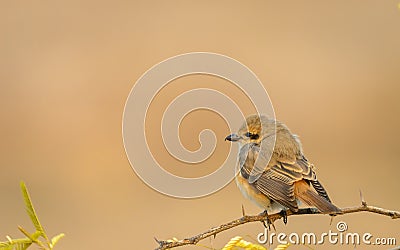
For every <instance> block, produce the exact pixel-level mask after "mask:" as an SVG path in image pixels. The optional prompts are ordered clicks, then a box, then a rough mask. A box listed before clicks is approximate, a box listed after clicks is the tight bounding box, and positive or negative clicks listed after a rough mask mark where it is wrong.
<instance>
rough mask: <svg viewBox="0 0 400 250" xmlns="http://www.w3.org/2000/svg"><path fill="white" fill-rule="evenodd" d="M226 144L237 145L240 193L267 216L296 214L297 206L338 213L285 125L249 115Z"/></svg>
mask: <svg viewBox="0 0 400 250" xmlns="http://www.w3.org/2000/svg"><path fill="white" fill-rule="evenodd" d="M225 140H228V141H232V142H238V143H239V144H240V151H239V159H238V167H239V168H240V169H238V170H239V171H238V172H239V173H238V175H237V176H236V183H237V185H238V187H239V189H240V190H241V192H242V193H243V195H244V196H245V197H246V198H248V199H250V200H252V201H253V202H255V203H256V204H257V205H258V206H259V207H261V208H263V209H264V210H265V211H266V212H267V213H273V212H277V211H279V210H281V211H286V210H287V209H290V210H291V211H293V212H297V211H298V209H299V204H300V202H303V203H304V204H305V205H308V206H309V207H316V208H317V209H318V210H319V211H320V212H321V213H324V214H337V213H340V212H341V211H340V209H339V208H338V207H336V206H335V205H333V204H332V202H331V200H330V199H329V196H328V194H327V192H326V191H325V189H324V187H323V186H322V185H321V183H320V182H319V181H318V179H317V176H316V174H315V168H314V166H313V165H312V164H311V163H310V162H309V161H308V160H307V159H306V157H305V156H304V155H303V150H302V147H301V143H300V140H299V138H298V137H297V136H296V135H294V134H292V133H291V132H290V130H289V129H288V128H287V127H286V125H285V124H283V123H281V122H279V121H276V120H274V119H270V118H268V117H266V116H263V115H261V116H258V115H251V116H249V117H247V118H246V121H245V122H244V123H243V125H242V126H241V127H240V129H239V131H238V133H237V134H231V135H228V136H227V137H226V138H225ZM274 143H275V144H274Z"/></svg>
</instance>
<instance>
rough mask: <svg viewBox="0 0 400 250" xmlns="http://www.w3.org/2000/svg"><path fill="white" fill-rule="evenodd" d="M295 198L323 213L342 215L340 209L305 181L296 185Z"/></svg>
mask: <svg viewBox="0 0 400 250" xmlns="http://www.w3.org/2000/svg"><path fill="white" fill-rule="evenodd" d="M295 196H296V197H297V198H298V199H300V200H301V201H303V202H304V203H306V204H307V205H309V206H312V207H316V208H317V209H318V210H319V211H320V212H321V213H324V214H340V213H341V212H342V211H341V210H340V208H338V207H337V206H335V205H333V204H332V203H331V202H330V201H328V200H327V199H326V198H325V197H322V196H320V195H319V194H318V193H317V192H315V191H314V190H312V189H311V187H310V185H309V184H308V183H307V182H305V181H298V182H296V183H295Z"/></svg>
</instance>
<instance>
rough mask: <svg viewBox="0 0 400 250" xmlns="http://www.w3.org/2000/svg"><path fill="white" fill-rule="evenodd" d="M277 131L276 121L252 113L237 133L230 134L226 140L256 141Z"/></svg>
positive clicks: (245, 142) (258, 142)
mask: <svg viewBox="0 0 400 250" xmlns="http://www.w3.org/2000/svg"><path fill="white" fill-rule="evenodd" d="M274 131H275V122H274V120H272V119H269V118H268V117H267V116H264V115H261V116H258V115H250V116H248V117H247V118H246V121H245V122H244V123H243V124H242V126H241V127H240V128H239V130H238V132H237V133H236V134H231V135H228V136H227V137H226V138H225V140H228V141H232V142H239V143H240V144H247V143H256V144H260V142H261V140H262V139H263V138H265V137H266V136H268V135H269V134H271V133H273V132H274Z"/></svg>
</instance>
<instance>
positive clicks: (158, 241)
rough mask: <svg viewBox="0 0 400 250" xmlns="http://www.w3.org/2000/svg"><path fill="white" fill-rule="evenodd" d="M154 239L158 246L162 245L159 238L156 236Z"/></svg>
mask: <svg viewBox="0 0 400 250" xmlns="http://www.w3.org/2000/svg"><path fill="white" fill-rule="evenodd" d="M154 240H155V241H156V242H157V243H158V244H159V245H160V246H162V241H161V240H158V239H157V238H156V237H154Z"/></svg>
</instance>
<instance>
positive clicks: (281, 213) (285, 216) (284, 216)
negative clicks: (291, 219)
mask: <svg viewBox="0 0 400 250" xmlns="http://www.w3.org/2000/svg"><path fill="white" fill-rule="evenodd" d="M279 214H280V215H281V216H282V219H283V223H285V225H286V224H287V213H286V210H285V209H282V210H281V211H280V212H279Z"/></svg>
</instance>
